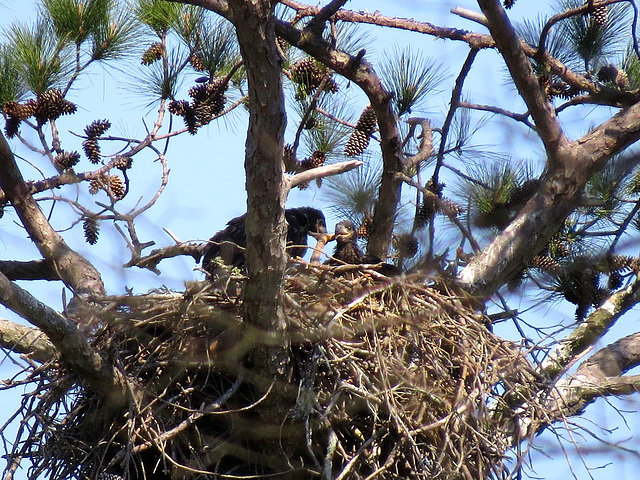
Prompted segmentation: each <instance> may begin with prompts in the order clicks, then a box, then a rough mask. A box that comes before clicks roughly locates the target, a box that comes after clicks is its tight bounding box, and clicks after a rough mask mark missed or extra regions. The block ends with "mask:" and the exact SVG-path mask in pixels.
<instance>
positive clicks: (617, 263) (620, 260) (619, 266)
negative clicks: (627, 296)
mask: <svg viewBox="0 0 640 480" xmlns="http://www.w3.org/2000/svg"><path fill="white" fill-rule="evenodd" d="M636 264H638V259H637V258H635V257H630V256H628V255H611V256H609V257H607V268H608V270H609V272H626V271H629V270H634V266H635V265H636Z"/></svg>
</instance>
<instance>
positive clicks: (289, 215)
mask: <svg viewBox="0 0 640 480" xmlns="http://www.w3.org/2000/svg"><path fill="white" fill-rule="evenodd" d="M284 215H285V218H286V220H287V224H288V225H289V227H288V229H287V245H293V246H292V247H291V248H288V249H287V252H288V253H289V255H291V256H292V257H302V256H303V255H304V254H305V252H306V247H305V246H304V245H307V235H309V234H310V233H325V232H326V224H325V219H324V215H323V214H322V212H321V211H320V210H317V209H315V208H311V207H299V208H288V209H287V210H285V212H284ZM245 220H246V213H245V214H244V215H241V216H239V217H236V218H233V219H231V220H229V223H227V227H226V228H225V229H224V230H220V231H219V232H218V233H216V234H215V235H214V236H213V237H211V239H210V240H209V244H208V245H207V247H206V248H205V252H204V257H203V259H202V268H204V269H205V270H207V271H208V272H209V273H213V266H212V260H213V259H214V258H216V257H220V258H221V259H222V261H223V262H224V263H225V264H226V265H230V266H233V267H243V266H244V263H245V256H244V248H245V247H246V245H247V239H246V233H245Z"/></svg>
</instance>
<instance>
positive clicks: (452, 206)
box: [439, 198, 464, 217]
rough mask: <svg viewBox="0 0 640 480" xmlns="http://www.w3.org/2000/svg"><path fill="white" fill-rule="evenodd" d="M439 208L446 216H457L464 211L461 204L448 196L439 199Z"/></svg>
mask: <svg viewBox="0 0 640 480" xmlns="http://www.w3.org/2000/svg"><path fill="white" fill-rule="evenodd" d="M439 210H440V211H441V212H442V213H444V214H445V215H446V216H448V217H451V216H454V217H457V216H458V215H460V214H461V213H462V212H464V208H462V205H460V204H459V203H457V202H455V201H453V200H451V199H450V198H443V199H441V200H440V208H439Z"/></svg>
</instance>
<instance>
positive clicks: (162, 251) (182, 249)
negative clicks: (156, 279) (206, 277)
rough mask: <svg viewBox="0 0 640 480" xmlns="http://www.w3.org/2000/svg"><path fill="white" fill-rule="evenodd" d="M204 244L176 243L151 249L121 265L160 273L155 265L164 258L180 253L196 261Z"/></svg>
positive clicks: (200, 255)
mask: <svg viewBox="0 0 640 480" xmlns="http://www.w3.org/2000/svg"><path fill="white" fill-rule="evenodd" d="M203 248H204V245H202V244H194V243H178V244H176V245H169V246H168V247H162V248H158V249H155V250H152V251H151V253H150V254H149V255H146V256H144V257H139V258H135V259H134V258H132V259H131V260H129V261H128V262H127V263H125V264H124V265H123V267H125V268H129V267H139V268H146V269H148V270H151V271H152V272H153V273H155V274H156V275H160V273H161V272H160V270H158V269H157V268H156V267H157V266H158V264H159V263H160V262H161V261H162V260H164V259H165V258H173V257H178V256H180V255H190V256H192V257H193V259H194V260H195V261H196V263H198V262H199V261H200V257H202V251H203Z"/></svg>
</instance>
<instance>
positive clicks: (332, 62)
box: [275, 12, 403, 257]
mask: <svg viewBox="0 0 640 480" xmlns="http://www.w3.org/2000/svg"><path fill="white" fill-rule="evenodd" d="M316 13H317V12H316ZM336 15H337V14H336ZM275 22H276V30H277V33H278V35H280V36H281V37H283V38H284V39H285V40H286V41H287V42H289V43H290V44H291V45H294V46H296V47H298V48H300V49H302V50H303V51H305V52H306V53H308V54H309V55H311V56H313V57H315V58H317V59H318V60H320V61H321V62H322V63H324V64H325V65H327V66H328V67H329V68H331V69H332V70H335V71H336V72H337V73H339V74H340V75H342V76H344V77H345V78H348V79H349V80H351V81H352V82H354V83H355V84H356V85H358V86H359V87H360V88H361V89H362V90H363V92H364V93H365V94H366V95H367V97H368V98H369V102H370V103H371V106H372V108H373V110H374V112H375V114H376V118H377V121H378V128H379V131H380V137H381V142H380V147H381V149H382V160H383V164H384V167H383V174H382V178H381V182H380V189H379V193H378V199H379V200H378V202H377V203H376V207H375V211H374V218H373V225H374V228H373V229H372V231H371V233H370V236H369V244H368V248H369V251H370V253H372V254H374V255H376V256H379V257H385V256H386V253H387V250H388V249H389V245H390V243H391V233H392V231H393V225H394V222H393V220H394V218H395V217H396V209H397V206H398V202H399V200H400V191H401V187H402V182H401V181H399V180H398V179H397V178H396V176H395V173H397V172H401V171H402V160H403V155H402V148H401V147H402V140H401V138H400V132H399V130H398V125H397V119H396V116H395V114H394V112H393V108H392V103H391V95H390V94H389V92H387V90H386V89H385V87H384V85H383V84H382V80H381V79H380V77H378V75H376V73H375V71H374V70H373V67H372V66H371V65H370V64H369V63H368V62H367V61H366V60H364V58H363V56H364V54H365V52H364V50H362V51H361V52H360V53H359V54H358V55H356V56H352V55H349V54H347V53H345V52H342V51H339V50H335V49H333V48H332V47H331V45H330V44H329V43H328V42H327V41H325V40H324V39H323V38H322V37H321V36H319V35H313V34H311V32H308V31H300V30H298V29H297V28H295V27H294V26H292V25H291V24H289V23H288V22H285V21H282V20H276V21H275Z"/></svg>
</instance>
